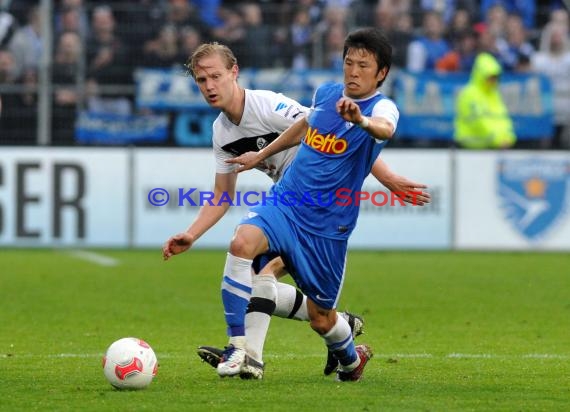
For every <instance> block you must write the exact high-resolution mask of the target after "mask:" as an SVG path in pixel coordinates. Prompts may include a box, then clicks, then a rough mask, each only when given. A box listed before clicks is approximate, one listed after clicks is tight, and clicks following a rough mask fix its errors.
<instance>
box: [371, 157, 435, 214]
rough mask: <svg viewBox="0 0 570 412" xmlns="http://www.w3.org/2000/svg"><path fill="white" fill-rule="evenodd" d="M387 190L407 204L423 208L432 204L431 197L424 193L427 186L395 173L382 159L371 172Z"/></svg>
mask: <svg viewBox="0 0 570 412" xmlns="http://www.w3.org/2000/svg"><path fill="white" fill-rule="evenodd" d="M370 173H371V174H372V176H374V177H375V178H376V179H377V180H378V181H379V182H380V183H382V184H383V185H384V186H385V187H386V189H388V190H390V191H391V192H392V193H394V194H395V195H396V196H398V197H399V198H400V199H402V200H403V201H404V202H406V203H410V204H412V205H414V206H423V205H425V204H427V203H430V202H431V195H430V194H429V193H428V192H426V191H424V190H423V189H427V185H425V184H423V183H417V182H414V181H412V180H409V179H408V178H407V177H404V176H400V175H398V174H396V173H394V172H393V171H392V170H390V168H389V167H388V165H387V164H386V162H384V161H383V160H382V159H381V158H380V157H378V158H377V159H376V161H375V162H374V164H373V165H372V170H371V171H370Z"/></svg>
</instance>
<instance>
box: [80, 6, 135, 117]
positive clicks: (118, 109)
mask: <svg viewBox="0 0 570 412" xmlns="http://www.w3.org/2000/svg"><path fill="white" fill-rule="evenodd" d="M91 20H92V23H91V35H90V37H89V39H88V40H87V81H86V88H87V93H86V94H87V96H88V99H87V103H88V110H89V111H92V112H99V113H116V114H129V113H130V112H131V103H130V101H129V100H128V98H127V94H126V93H124V92H122V91H121V90H119V91H116V90H115V88H110V87H109V86H111V85H113V86H114V85H125V84H130V83H131V82H132V70H131V67H130V65H129V64H128V63H129V55H128V52H129V49H128V47H127V45H126V44H125V43H124V42H123V41H122V40H121V39H120V38H119V36H118V35H117V33H116V21H115V18H114V15H113V10H112V9H111V8H110V7H109V6H97V7H96V8H95V9H94V10H93V15H92V17H91Z"/></svg>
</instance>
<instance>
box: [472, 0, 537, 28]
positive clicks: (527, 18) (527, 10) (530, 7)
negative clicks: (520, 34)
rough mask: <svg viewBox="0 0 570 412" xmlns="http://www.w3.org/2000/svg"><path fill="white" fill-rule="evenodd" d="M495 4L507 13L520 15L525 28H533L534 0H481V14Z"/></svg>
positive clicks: (483, 14)
mask: <svg viewBox="0 0 570 412" xmlns="http://www.w3.org/2000/svg"><path fill="white" fill-rule="evenodd" d="M497 5H498V6H501V7H502V8H503V9H504V10H505V11H506V12H507V13H509V14H517V15H519V16H521V17H522V20H523V23H524V26H525V28H526V29H528V30H529V29H533V28H534V18H535V10H536V2H535V0H482V1H481V15H482V16H486V15H487V12H488V11H489V9H491V8H493V7H495V6H497Z"/></svg>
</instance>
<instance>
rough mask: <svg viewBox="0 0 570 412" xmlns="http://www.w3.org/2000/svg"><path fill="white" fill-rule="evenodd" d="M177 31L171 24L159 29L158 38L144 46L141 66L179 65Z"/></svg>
mask: <svg viewBox="0 0 570 412" xmlns="http://www.w3.org/2000/svg"><path fill="white" fill-rule="evenodd" d="M179 59H180V50H179V46H178V31H177V29H176V27H175V26H173V25H172V24H167V25H165V26H163V27H162V29H160V32H159V34H158V38H156V39H153V40H150V41H148V42H147V43H146V44H145V46H144V51H143V65H144V66H147V67H173V66H176V65H178V64H180V60H179Z"/></svg>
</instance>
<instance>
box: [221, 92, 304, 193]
mask: <svg viewBox="0 0 570 412" xmlns="http://www.w3.org/2000/svg"><path fill="white" fill-rule="evenodd" d="M308 113H309V108H307V107H305V106H302V105H300V104H299V103H297V102H296V101H295V100H292V99H290V98H288V97H286V96H284V95H282V94H280V93H274V92H272V91H269V90H248V89H246V90H245V107H244V110H243V115H242V117H241V121H240V123H239V125H236V124H234V123H232V122H231V121H230V120H229V119H228V118H227V116H226V115H225V114H224V113H220V115H219V116H218V118H217V119H216V120H215V121H214V125H213V129H214V130H213V137H212V140H213V146H214V155H215V156H216V173H223V174H225V173H232V172H234V170H235V165H233V164H228V163H226V162H225V160H227V159H231V158H234V157H237V156H239V155H242V154H243V153H246V152H257V151H259V150H261V149H263V148H264V147H265V146H267V145H268V144H269V143H271V142H272V141H273V140H275V139H276V138H277V137H278V136H279V135H280V134H281V133H282V132H284V131H285V130H286V129H287V128H288V127H289V126H291V125H292V124H293V123H295V121H296V120H298V119H300V118H301V117H302V116H304V115H306V114H308ZM297 149H298V146H295V147H292V148H290V149H287V150H284V151H282V152H280V153H276V154H275V155H273V156H271V157H268V158H267V159H266V160H265V163H266V165H267V166H268V168H261V167H259V168H258V169H259V170H261V171H262V172H264V173H265V174H267V175H268V176H269V177H270V178H271V179H273V181H274V182H276V181H278V180H279V179H280V178H281V175H282V173H283V172H284V171H285V169H286V168H287V166H289V164H290V163H291V161H292V160H293V158H294V157H295V154H296V153H297Z"/></svg>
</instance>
